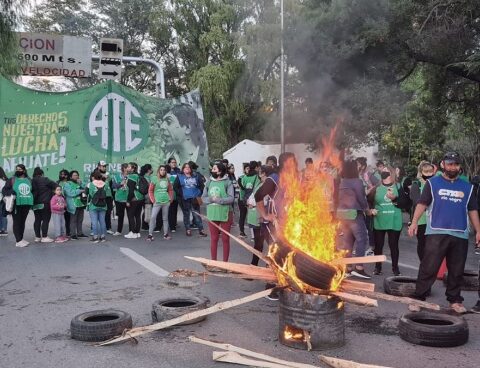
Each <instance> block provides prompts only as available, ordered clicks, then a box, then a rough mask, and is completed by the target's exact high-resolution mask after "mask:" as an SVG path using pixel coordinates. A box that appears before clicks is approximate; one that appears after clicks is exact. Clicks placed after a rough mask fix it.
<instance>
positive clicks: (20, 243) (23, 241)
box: [15, 240, 29, 248]
mask: <svg viewBox="0 0 480 368" xmlns="http://www.w3.org/2000/svg"><path fill="white" fill-rule="evenodd" d="M28 244H29V242H27V241H26V240H20V241H19V242H16V243H15V246H16V247H18V248H23V247H26V246H28Z"/></svg>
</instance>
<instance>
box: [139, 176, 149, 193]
mask: <svg viewBox="0 0 480 368" xmlns="http://www.w3.org/2000/svg"><path fill="white" fill-rule="evenodd" d="M148 186H149V183H148V180H147V179H145V177H144V176H140V177H139V179H138V186H137V188H138V191H139V192H140V194H143V195H147V194H148Z"/></svg>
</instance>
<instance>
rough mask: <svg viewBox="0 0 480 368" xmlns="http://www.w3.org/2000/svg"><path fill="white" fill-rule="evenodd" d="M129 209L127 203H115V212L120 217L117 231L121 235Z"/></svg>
mask: <svg viewBox="0 0 480 368" xmlns="http://www.w3.org/2000/svg"><path fill="white" fill-rule="evenodd" d="M126 208H127V205H126V203H125V202H117V201H115V212H116V214H117V217H118V222H117V231H118V232H119V233H121V232H122V230H123V220H124V219H125V209H126Z"/></svg>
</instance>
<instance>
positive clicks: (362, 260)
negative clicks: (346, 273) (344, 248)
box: [331, 255, 387, 265]
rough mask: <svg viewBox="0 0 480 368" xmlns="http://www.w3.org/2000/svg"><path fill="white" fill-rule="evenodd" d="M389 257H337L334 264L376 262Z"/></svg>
mask: <svg viewBox="0 0 480 368" xmlns="http://www.w3.org/2000/svg"><path fill="white" fill-rule="evenodd" d="M386 260H387V257H386V256H384V255H381V256H365V257H350V258H337V259H334V260H333V261H332V262H331V263H332V264H339V265H340V264H343V265H348V264H356V263H376V262H385V261H386Z"/></svg>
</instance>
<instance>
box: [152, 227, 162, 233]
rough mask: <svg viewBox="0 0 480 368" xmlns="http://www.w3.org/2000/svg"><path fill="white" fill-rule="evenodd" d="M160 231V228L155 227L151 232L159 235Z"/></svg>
mask: <svg viewBox="0 0 480 368" xmlns="http://www.w3.org/2000/svg"><path fill="white" fill-rule="evenodd" d="M161 230H162V228H158V227H156V228H155V229H153V232H154V233H159V232H160V231H161Z"/></svg>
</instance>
